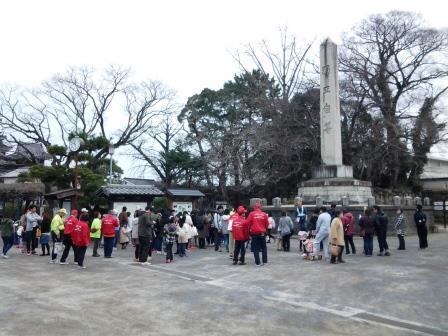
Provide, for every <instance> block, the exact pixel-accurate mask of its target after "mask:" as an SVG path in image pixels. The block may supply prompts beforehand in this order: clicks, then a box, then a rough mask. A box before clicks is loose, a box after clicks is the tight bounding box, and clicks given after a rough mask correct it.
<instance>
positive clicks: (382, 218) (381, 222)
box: [375, 212, 389, 232]
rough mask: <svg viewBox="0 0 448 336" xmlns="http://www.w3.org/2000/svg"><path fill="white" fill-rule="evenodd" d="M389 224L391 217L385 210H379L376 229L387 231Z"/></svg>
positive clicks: (376, 217)
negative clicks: (389, 217)
mask: <svg viewBox="0 0 448 336" xmlns="http://www.w3.org/2000/svg"><path fill="white" fill-rule="evenodd" d="M388 224H389V219H388V218H387V216H386V215H385V214H384V212H378V213H377V214H376V216H375V229H376V230H377V232H380V231H381V232H387V225H388Z"/></svg>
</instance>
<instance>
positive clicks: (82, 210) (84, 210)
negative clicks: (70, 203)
mask: <svg viewBox="0 0 448 336" xmlns="http://www.w3.org/2000/svg"><path fill="white" fill-rule="evenodd" d="M81 212H89V210H87V209H86V208H82V209H81Z"/></svg>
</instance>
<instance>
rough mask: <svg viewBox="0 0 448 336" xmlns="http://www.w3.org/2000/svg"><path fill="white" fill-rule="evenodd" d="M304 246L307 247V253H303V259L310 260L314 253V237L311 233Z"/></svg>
mask: <svg viewBox="0 0 448 336" xmlns="http://www.w3.org/2000/svg"><path fill="white" fill-rule="evenodd" d="M303 246H304V247H305V253H303V254H302V257H303V259H305V260H310V258H311V255H312V253H313V238H311V235H310V236H309V237H308V238H307V239H305V241H304V242H303Z"/></svg>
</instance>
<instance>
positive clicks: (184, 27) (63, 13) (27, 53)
mask: <svg viewBox="0 0 448 336" xmlns="http://www.w3.org/2000/svg"><path fill="white" fill-rule="evenodd" d="M443 4H444V1H441V0H438V1H436V0H426V1H422V0H386V1H384V0H375V1H359V0H357V1H356V0H355V1H344V0H340V1H297V0H296V1H284V0H275V1H274V0H272V1H263V0H257V1H255V0H254V1H249V0H239V1H236V0H227V1H218V0H214V1H211V0H209V1H194V0H188V1H187V0H183V1H182V0H179V1H169V0H164V1H162V0H160V1H149V0H148V1H143V0H142V1H135V0H122V1H113V0H107V1H100V0H77V1H63V0H55V1H47V0H29V1H23V0H4V1H1V2H0V38H1V49H0V50H1V51H0V82H13V83H17V84H20V85H25V86H34V85H39V83H40V82H41V81H42V80H44V79H47V78H49V77H50V76H51V75H52V74H54V73H56V72H62V71H64V70H65V69H66V68H67V66H69V65H91V66H94V67H97V68H103V67H106V66H107V65H109V64H121V65H126V66H132V68H133V70H134V71H135V75H136V76H137V77H138V78H139V79H157V80H161V81H163V82H164V83H165V84H166V85H167V86H169V87H171V88H173V89H174V90H175V91H177V93H178V99H179V103H180V104H184V103H185V101H186V99H187V98H188V97H189V96H191V95H193V94H195V93H198V92H200V91H201V90H202V89H203V88H205V87H209V88H213V89H217V88H219V87H220V86H221V85H222V84H223V83H224V82H225V81H226V80H229V79H231V78H232V77H233V75H234V74H235V73H236V72H238V70H239V69H238V65H237V64H236V62H235V61H234V59H233V58H232V56H231V53H232V52H234V51H235V50H236V49H238V48H241V46H242V45H243V44H246V43H249V42H251V43H257V42H259V41H261V40H262V39H266V40H267V41H268V42H269V43H270V44H272V45H273V46H275V45H276V44H277V43H278V41H279V27H284V26H287V27H288V31H289V32H290V33H291V34H294V35H295V36H296V37H297V38H298V39H299V40H303V41H311V40H313V39H316V41H317V43H316V44H315V49H314V50H313V53H315V54H317V47H318V44H319V43H318V42H320V41H321V40H322V39H324V38H325V37H327V36H330V37H331V38H332V39H333V40H335V41H336V42H339V41H340V37H341V33H342V32H345V31H348V30H349V29H350V28H351V27H352V26H353V25H355V24H356V23H357V22H359V21H360V20H362V19H363V18H365V17H366V16H368V15H370V14H374V13H380V12H387V11H390V10H394V9H398V10H409V11H414V12H418V13H421V14H422V15H423V17H424V18H425V20H426V21H427V22H428V24H429V25H431V26H433V27H436V28H441V27H444V26H446V22H447V19H446V9H445V7H444V6H443Z"/></svg>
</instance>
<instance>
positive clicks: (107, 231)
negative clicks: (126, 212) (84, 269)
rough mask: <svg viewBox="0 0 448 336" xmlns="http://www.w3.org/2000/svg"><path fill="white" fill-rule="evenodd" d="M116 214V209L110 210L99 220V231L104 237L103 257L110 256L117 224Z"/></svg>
mask: <svg viewBox="0 0 448 336" xmlns="http://www.w3.org/2000/svg"><path fill="white" fill-rule="evenodd" d="M117 214H118V211H117V210H111V211H109V214H108V215H106V216H104V218H103V220H102V221H101V233H102V234H103V237H104V258H112V250H113V247H114V239H115V228H116V227H118V226H119V223H118V218H117Z"/></svg>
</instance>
